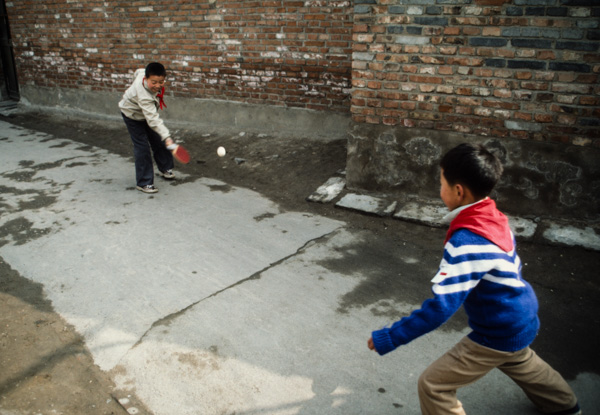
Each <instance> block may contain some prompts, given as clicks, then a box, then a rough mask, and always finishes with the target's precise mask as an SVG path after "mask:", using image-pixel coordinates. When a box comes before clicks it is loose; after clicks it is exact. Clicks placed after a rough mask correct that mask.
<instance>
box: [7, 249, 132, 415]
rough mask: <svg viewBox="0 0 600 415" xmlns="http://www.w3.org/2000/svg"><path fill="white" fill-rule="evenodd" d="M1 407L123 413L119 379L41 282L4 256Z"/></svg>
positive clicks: (27, 411) (49, 411) (42, 411)
mask: <svg viewBox="0 0 600 415" xmlns="http://www.w3.org/2000/svg"><path fill="white" fill-rule="evenodd" d="M0 275H1V276H2V278H1V279H0V368H1V370H0V408H1V409H0V413H3V414H4V413H5V412H3V410H11V411H16V412H8V413H10V414H12V413H14V414H90V415H108V414H110V415H112V414H114V415H120V414H126V413H127V412H126V411H125V410H124V409H123V407H122V406H121V405H120V404H119V403H118V402H117V401H116V400H115V399H114V398H113V397H112V395H111V393H112V391H113V390H114V385H113V384H112V383H111V382H110V380H108V378H107V377H106V375H105V374H104V373H102V371H101V370H100V369H98V368H97V366H95V365H94V362H93V360H92V358H91V356H90V354H89V351H88V350H87V349H86V347H85V344H84V343H83V339H82V337H81V336H80V335H78V334H77V333H76V332H75V330H74V329H73V327H71V326H70V325H68V324H67V323H66V322H65V321H64V320H63V319H62V318H61V317H60V316H58V314H56V313H55V312H54V311H53V309H52V305H51V304H50V302H49V301H48V300H47V299H46V298H45V296H44V292H43V288H42V286H41V284H37V283H33V282H31V281H29V280H27V279H25V278H23V277H21V276H19V274H18V273H17V272H16V271H14V270H13V269H11V268H10V266H9V265H8V264H6V263H5V262H4V260H3V259H2V258H0Z"/></svg>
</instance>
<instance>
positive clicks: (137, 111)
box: [119, 69, 171, 140]
mask: <svg viewBox="0 0 600 415" xmlns="http://www.w3.org/2000/svg"><path fill="white" fill-rule="evenodd" d="M144 75H145V70H144V69H138V70H137V71H135V75H134V81H133V83H132V84H131V86H130V87H129V88H128V89H127V91H125V93H124V94H123V99H121V102H119V108H120V109H121V112H122V113H123V115H125V116H126V117H127V118H131V119H132V120H137V121H143V120H146V122H147V123H148V125H149V126H150V128H152V129H153V130H154V131H156V132H157V133H158V134H159V135H160V137H161V138H162V139H163V140H165V139H167V138H169V137H170V136H171V134H170V133H169V130H168V129H167V127H166V126H165V123H164V122H163V120H162V119H161V118H160V116H159V115H158V108H159V100H158V97H157V96H156V95H155V94H154V93H152V91H150V90H149V89H148V88H146V85H145V84H144V82H143V80H144Z"/></svg>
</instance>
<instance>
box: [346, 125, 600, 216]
mask: <svg viewBox="0 0 600 415" xmlns="http://www.w3.org/2000/svg"><path fill="white" fill-rule="evenodd" d="M463 142H473V143H481V144H484V145H485V146H486V147H488V148H489V149H490V150H492V151H494V152H495V153H496V154H497V155H498V156H499V157H500V159H501V160H502V162H503V165H504V168H505V171H504V175H503V177H502V180H501V182H500V183H499V185H498V186H497V188H496V190H495V191H494V193H493V194H492V196H493V197H494V198H495V199H496V200H497V201H498V203H499V206H500V207H501V208H502V209H504V210H506V211H507V212H508V213H511V214H514V215H518V216H522V217H542V218H543V217H546V218H548V217H551V218H563V219H571V220H572V219H577V220H583V221H594V222H596V223H598V221H600V149H597V148H586V149H583V148H582V147H578V146H573V145H565V144H560V143H541V142H534V141H527V140H517V139H507V138H503V139H499V138H484V137H478V136H468V135H464V134H459V133H453V132H447V131H431V130H423V129H416V128H403V127H393V126H384V125H379V126H373V125H368V124H362V123H360V124H357V123H354V124H353V127H352V128H351V130H350V134H349V140H348V160H347V166H346V175H347V186H348V187H349V188H351V189H359V190H360V189H362V190H364V189H370V190H371V191H373V192H382V193H386V194H388V195H389V194H393V195H396V196H397V199H398V200H402V201H410V200H414V199H429V200H434V201H435V200H439V188H440V183H439V174H440V169H439V161H440V159H441V157H442V156H443V154H444V153H445V152H446V151H448V150H449V149H450V148H452V147H454V146H456V145H458V144H460V143H463Z"/></svg>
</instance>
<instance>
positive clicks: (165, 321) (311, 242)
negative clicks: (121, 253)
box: [130, 226, 342, 350]
mask: <svg viewBox="0 0 600 415" xmlns="http://www.w3.org/2000/svg"><path fill="white" fill-rule="evenodd" d="M341 228H342V227H341V226H340V227H338V228H335V229H334V230H332V231H331V232H329V233H326V234H324V235H321V236H319V237H317V238H314V239H310V240H308V241H307V242H306V243H305V244H304V245H302V246H301V247H300V248H298V249H297V250H296V252H294V253H292V254H290V255H288V256H285V257H283V258H281V259H279V260H277V261H275V262H272V263H270V264H269V265H267V266H266V267H264V268H263V269H261V270H259V271H256V272H255V273H254V274H252V275H250V276H249V277H246V278H244V279H241V280H239V281H237V282H235V283H233V284H231V285H229V286H227V287H225V288H222V289H220V290H218V291H216V292H214V293H212V294H211V295H209V296H206V297H204V298H202V299H200V300H198V301H196V302H194V303H192V304H190V305H188V306H187V307H184V308H182V309H181V310H179V311H176V312H174V313H171V314H169V315H167V316H165V317H163V318H161V319H158V320H156V321H155V322H154V323H152V325H151V326H150V328H148V330H146V332H145V333H144V334H143V335H142V336H141V337H140V339H139V340H138V341H137V342H136V343H135V344H134V345H133V346H132V347H131V349H130V350H133V349H135V348H136V347H137V346H139V345H140V344H141V343H142V342H143V341H144V338H145V337H146V336H148V334H150V332H151V331H152V330H153V329H154V328H156V327H159V326H167V325H169V324H170V323H171V322H172V321H173V320H175V319H176V318H178V317H179V316H182V315H184V314H185V313H186V312H187V311H188V310H190V309H192V308H193V307H195V306H196V305H198V304H200V303H202V302H204V301H206V300H208V299H210V298H213V297H216V296H217V295H219V294H221V293H223V292H225V291H228V290H230V289H232V288H235V287H237V286H238V285H241V284H244V283H246V282H248V281H252V280H258V279H260V278H261V274H263V273H264V272H267V271H269V270H270V269H272V268H274V267H276V266H278V265H280V264H282V263H283V262H285V261H287V260H288V259H290V258H293V257H295V256H297V255H298V254H301V253H303V252H304V251H305V250H306V249H307V248H308V247H309V246H312V245H314V244H316V243H318V242H319V241H323V240H327V239H329V238H330V237H331V235H333V234H334V233H336V232H338V231H339V230H340V229H341Z"/></svg>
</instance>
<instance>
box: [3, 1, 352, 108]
mask: <svg viewBox="0 0 600 415" xmlns="http://www.w3.org/2000/svg"><path fill="white" fill-rule="evenodd" d="M6 6H7V11H8V15H9V19H10V23H11V30H12V37H13V41H14V50H15V58H16V65H17V69H18V76H19V82H20V83H21V84H25V85H35V86H39V87H58V88H79V89H87V90H100V91H122V90H123V89H124V88H126V86H127V85H128V83H129V82H130V79H131V72H132V71H133V70H135V69H137V68H139V67H143V66H144V65H145V64H147V63H148V62H150V61H160V62H163V63H164V64H165V65H166V66H167V69H168V70H169V81H170V84H169V92H168V93H169V94H174V95H176V96H180V97H188V98H208V99H223V100H232V101H239V102H245V103H252V104H267V105H280V106H287V107H300V108H308V109H326V110H329V111H336V112H348V110H349V106H350V99H349V94H350V90H349V88H350V75H351V73H350V71H351V68H350V66H351V53H352V45H351V40H352V39H351V37H352V34H351V32H352V7H351V2H350V1H326V0H320V1H317V0H314V1H293V0H278V1H248V0H237V1H236V0H218V1H217V0H203V1H198V0H173V1H171V0H169V1H164V0H163V1H152V0H148V1H123V0H121V1H110V2H107V1H100V0H89V1H86V0H53V1H39V0H14V1H8V2H7V3H6Z"/></svg>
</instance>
